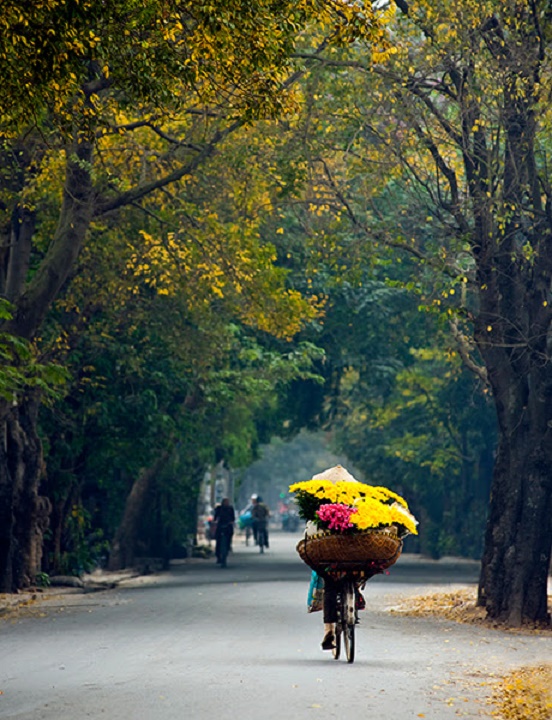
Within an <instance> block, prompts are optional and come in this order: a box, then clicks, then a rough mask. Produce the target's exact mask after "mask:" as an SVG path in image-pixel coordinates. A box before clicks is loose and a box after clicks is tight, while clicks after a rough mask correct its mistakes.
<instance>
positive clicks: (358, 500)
mask: <svg viewBox="0 0 552 720" xmlns="http://www.w3.org/2000/svg"><path fill="white" fill-rule="evenodd" d="M289 491H290V492H296V493H298V494H299V497H301V496H302V497H305V495H310V496H312V497H313V498H314V499H315V500H320V501H326V502H331V503H342V504H343V505H349V506H351V507H355V508H356V509H357V512H356V513H355V514H354V515H352V517H351V522H352V523H353V525H355V526H356V527H357V528H358V529H359V530H369V529H374V528H378V527H385V526H389V525H393V524H397V525H402V526H403V527H405V528H406V529H407V530H408V531H409V532H411V533H413V534H414V535H416V534H417V533H418V530H417V528H416V526H417V524H418V523H417V521H416V519H415V518H414V516H413V515H412V514H411V513H410V511H409V509H408V505H407V503H406V502H405V500H404V499H403V498H402V497H401V496H400V495H397V493H394V492H393V491H392V490H389V489H388V488H385V487H381V486H374V485H367V484H365V483H360V482H350V481H345V480H342V481H339V482H336V483H333V482H331V481H330V480H306V481H304V482H298V483H294V484H293V485H290V487H289ZM309 519H312V518H309Z"/></svg>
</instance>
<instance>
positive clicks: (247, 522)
mask: <svg viewBox="0 0 552 720" xmlns="http://www.w3.org/2000/svg"><path fill="white" fill-rule="evenodd" d="M256 499H257V495H256V494H255V493H254V494H253V495H251V499H250V500H249V503H248V504H247V505H246V506H245V507H244V509H243V510H242V511H241V513H240V517H239V525H240V528H241V529H242V530H245V544H246V545H249V538H250V537H251V535H253V542H254V543H255V545H256V544H257V535H256V528H255V525H254V522H253V515H252V512H253V507H254V505H255V500H256Z"/></svg>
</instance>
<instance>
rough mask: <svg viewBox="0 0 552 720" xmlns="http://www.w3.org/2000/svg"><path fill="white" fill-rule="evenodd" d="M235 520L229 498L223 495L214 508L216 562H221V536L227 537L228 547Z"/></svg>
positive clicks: (230, 542)
mask: <svg viewBox="0 0 552 720" xmlns="http://www.w3.org/2000/svg"><path fill="white" fill-rule="evenodd" d="M235 520H236V514H235V512H234V507H233V506H232V505H230V500H229V498H227V497H225V498H223V499H222V502H221V504H220V505H217V507H216V508H215V516H214V521H215V522H216V524H217V530H216V533H215V540H216V544H215V555H216V556H217V563H219V564H220V563H221V562H222V558H221V555H220V549H221V548H220V546H221V538H222V537H223V535H226V536H227V538H228V549H230V546H231V544H232V535H233V534H234V522H235Z"/></svg>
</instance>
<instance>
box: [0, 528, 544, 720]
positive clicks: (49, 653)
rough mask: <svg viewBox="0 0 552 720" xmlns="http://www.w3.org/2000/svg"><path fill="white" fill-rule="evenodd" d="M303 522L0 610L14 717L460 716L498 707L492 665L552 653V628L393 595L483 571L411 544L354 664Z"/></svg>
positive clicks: (383, 587)
mask: <svg viewBox="0 0 552 720" xmlns="http://www.w3.org/2000/svg"><path fill="white" fill-rule="evenodd" d="M298 538H299V535H291V534H276V533H274V534H273V535H272V538H271V540H272V542H271V548H270V550H269V552H268V553H266V554H264V555H260V554H259V553H258V552H257V550H256V549H255V548H253V547H245V546H244V544H243V540H242V539H241V538H236V539H235V548H234V552H233V553H232V554H231V555H230V556H229V564H228V567H227V568H226V569H221V568H219V567H218V566H216V564H215V563H214V561H213V560H209V561H205V560H193V561H191V562H190V563H185V562H182V563H181V564H178V565H175V566H174V567H172V568H171V570H170V571H169V572H167V573H160V574H158V575H156V576H154V577H146V578H142V579H139V580H134V581H132V582H131V583H129V584H128V586H126V587H124V586H119V587H118V588H116V589H113V590H109V591H103V592H99V593H93V594H87V595H80V596H78V597H75V596H67V597H62V598H58V600H56V601H54V604H53V605H52V604H50V605H49V606H46V607H44V610H43V612H42V613H41V614H42V615H43V616H42V617H36V616H35V617H21V618H17V619H11V620H10V619H7V620H3V621H1V622H0V692H1V693H2V694H1V695H0V718H3V719H5V720H84V719H85V718H87V719H90V718H93V719H94V720H99V719H102V720H213V719H216V720H311V719H312V720H329V719H330V718H335V719H336V720H342V719H343V718H353V717H355V718H378V719H381V720H384V719H385V718H392V719H393V720H410V719H411V718H426V719H427V720H457V718H458V717H464V718H479V717H482V716H487V715H488V713H489V712H490V708H489V707H488V705H487V704H486V697H487V696H488V695H489V692H490V690H489V686H488V684H487V682H488V680H489V678H490V677H491V676H492V674H493V673H494V674H495V675H498V674H500V673H501V672H504V671H507V670H509V669H511V668H514V667H517V666H520V665H522V664H534V663H537V662H539V661H548V662H550V660H551V659H552V640H551V639H550V637H539V636H535V635H513V634H508V633H504V632H500V631H496V630H489V629H485V628H482V627H477V626H471V625H462V624H458V623H454V622H448V621H444V620H428V619H418V618H409V617H405V616H403V615H395V614H392V613H390V612H389V611H388V610H389V607H390V606H392V605H393V604H394V603H396V602H397V598H398V597H399V596H404V595H405V594H422V593H427V592H431V591H433V590H447V589H451V588H455V587H457V586H465V585H466V584H471V583H474V582H475V581H476V579H477V566H476V564H475V563H470V562H462V561H448V562H447V561H439V562H432V561H423V560H421V559H420V558H417V557H415V556H407V555H405V556H403V557H402V558H400V560H399V561H398V563H397V565H395V566H394V567H393V568H392V569H391V573H390V575H388V576H379V577H376V578H373V579H372V580H370V582H369V583H368V585H367V587H366V591H365V597H366V600H367V608H366V610H365V611H364V612H363V613H362V614H361V618H362V619H361V623H360V625H359V626H358V629H357V656H356V660H355V663H354V664H352V665H349V664H347V663H346V662H345V661H344V660H339V661H335V660H334V659H333V658H332V657H331V654H330V653H329V652H324V651H322V650H321V649H320V641H321V639H322V634H323V633H322V617H321V614H320V613H313V614H310V615H309V614H307V612H306V594H307V586H308V581H309V575H310V572H309V570H308V568H307V567H306V566H305V565H303V564H302V562H301V561H300V559H299V557H298V555H297V554H296V552H295V550H294V547H295V543H296V542H297V540H298Z"/></svg>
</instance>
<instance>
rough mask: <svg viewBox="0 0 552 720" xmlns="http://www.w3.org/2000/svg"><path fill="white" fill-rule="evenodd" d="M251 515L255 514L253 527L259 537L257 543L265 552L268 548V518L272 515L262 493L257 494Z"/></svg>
mask: <svg viewBox="0 0 552 720" xmlns="http://www.w3.org/2000/svg"><path fill="white" fill-rule="evenodd" d="M251 515H252V516H253V527H254V533H255V536H256V538H257V545H258V546H259V548H260V550H261V552H263V551H264V548H265V547H266V548H268V518H269V517H270V510H269V509H268V506H267V505H265V503H264V502H263V499H262V497H261V496H260V495H257V499H256V500H255V502H254V504H253V509H252V510H251Z"/></svg>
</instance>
